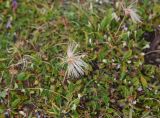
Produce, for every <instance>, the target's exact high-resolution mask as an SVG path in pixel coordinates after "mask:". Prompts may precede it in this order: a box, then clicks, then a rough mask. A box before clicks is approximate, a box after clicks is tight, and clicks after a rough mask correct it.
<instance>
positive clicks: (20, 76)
mask: <svg viewBox="0 0 160 118" xmlns="http://www.w3.org/2000/svg"><path fill="white" fill-rule="evenodd" d="M29 76H30V75H27V74H26V73H25V72H21V73H20V74H18V76H17V79H18V80H21V81H24V80H27V79H28V78H29Z"/></svg>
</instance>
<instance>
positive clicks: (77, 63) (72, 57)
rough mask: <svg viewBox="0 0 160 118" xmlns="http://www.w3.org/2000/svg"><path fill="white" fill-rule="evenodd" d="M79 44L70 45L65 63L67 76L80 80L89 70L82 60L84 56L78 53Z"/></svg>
mask: <svg viewBox="0 0 160 118" xmlns="http://www.w3.org/2000/svg"><path fill="white" fill-rule="evenodd" d="M77 47H78V44H76V43H70V44H69V46H68V49H67V56H66V57H65V58H64V62H65V63H66V64H67V71H66V74H67V76H68V77H69V76H72V77H75V78H78V77H79V76H80V75H84V69H87V68H88V65H87V63H86V62H84V61H83V60H82V58H83V57H84V56H85V55H84V54H80V53H76V52H75V51H76V49H77Z"/></svg>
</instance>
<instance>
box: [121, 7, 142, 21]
mask: <svg viewBox="0 0 160 118" xmlns="http://www.w3.org/2000/svg"><path fill="white" fill-rule="evenodd" d="M137 12H138V11H137V9H135V8H133V6H132V5H130V6H128V7H127V8H124V13H125V15H126V16H128V15H129V16H130V17H131V19H132V21H133V22H134V23H141V22H142V21H141V17H140V16H139V15H138V14H137Z"/></svg>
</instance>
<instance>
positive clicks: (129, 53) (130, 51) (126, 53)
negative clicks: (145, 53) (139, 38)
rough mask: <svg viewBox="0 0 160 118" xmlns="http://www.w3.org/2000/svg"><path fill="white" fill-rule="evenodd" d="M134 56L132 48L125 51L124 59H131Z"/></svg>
mask: <svg viewBox="0 0 160 118" xmlns="http://www.w3.org/2000/svg"><path fill="white" fill-rule="evenodd" d="M131 56H132V50H129V51H127V52H125V53H124V56H123V58H124V60H126V59H129V58H130V57H131Z"/></svg>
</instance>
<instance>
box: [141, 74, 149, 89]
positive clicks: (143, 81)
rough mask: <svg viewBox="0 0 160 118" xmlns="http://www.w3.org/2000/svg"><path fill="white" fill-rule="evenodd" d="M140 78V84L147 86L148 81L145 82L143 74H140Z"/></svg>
mask: <svg viewBox="0 0 160 118" xmlns="http://www.w3.org/2000/svg"><path fill="white" fill-rule="evenodd" d="M140 80H141V83H142V85H143V86H144V87H147V86H148V83H147V81H146V79H145V78H144V77H143V76H141V78H140Z"/></svg>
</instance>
